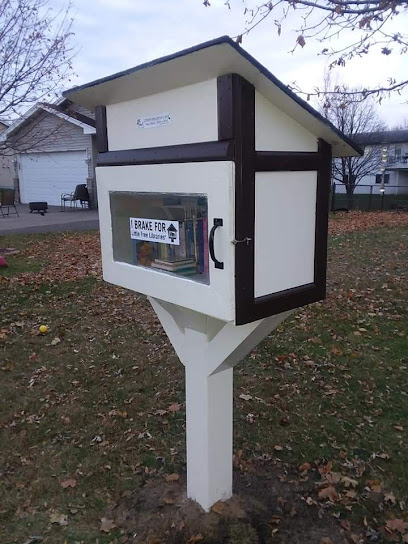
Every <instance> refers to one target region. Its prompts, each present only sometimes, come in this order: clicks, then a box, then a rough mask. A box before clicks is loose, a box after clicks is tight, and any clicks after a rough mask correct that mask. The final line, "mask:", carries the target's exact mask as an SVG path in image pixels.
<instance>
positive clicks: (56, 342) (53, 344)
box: [50, 336, 61, 346]
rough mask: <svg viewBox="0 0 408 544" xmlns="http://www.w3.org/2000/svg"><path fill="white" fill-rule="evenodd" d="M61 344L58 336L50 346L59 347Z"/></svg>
mask: <svg viewBox="0 0 408 544" xmlns="http://www.w3.org/2000/svg"><path fill="white" fill-rule="evenodd" d="M60 342H61V338H58V336H56V337H55V338H54V340H51V343H50V346H57V345H58V344H59V343H60Z"/></svg>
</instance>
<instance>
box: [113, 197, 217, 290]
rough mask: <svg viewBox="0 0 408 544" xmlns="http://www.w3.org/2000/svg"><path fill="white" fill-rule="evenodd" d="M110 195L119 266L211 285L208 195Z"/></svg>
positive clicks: (115, 257) (114, 247)
mask: <svg viewBox="0 0 408 544" xmlns="http://www.w3.org/2000/svg"><path fill="white" fill-rule="evenodd" d="M109 196H110V208H111V215H112V238H113V258H114V260H115V261H120V262H124V263H129V264H133V265H135V266H143V267H151V268H154V269H155V270H156V271H160V272H163V273H166V274H177V275H179V276H184V277H188V278H189V279H193V280H195V281H200V282H204V283H209V273H208V204H207V196H206V195H188V194H168V193H133V192H115V191H114V192H110V193H109Z"/></svg>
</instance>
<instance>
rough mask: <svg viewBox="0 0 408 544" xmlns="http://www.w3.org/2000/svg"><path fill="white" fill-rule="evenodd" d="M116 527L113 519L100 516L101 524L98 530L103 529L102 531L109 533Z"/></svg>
mask: <svg viewBox="0 0 408 544" xmlns="http://www.w3.org/2000/svg"><path fill="white" fill-rule="evenodd" d="M115 527H116V525H115V523H114V521H113V519H108V518H101V526H100V528H99V530H100V531H103V532H104V533H110V531H112V529H114V528H115Z"/></svg>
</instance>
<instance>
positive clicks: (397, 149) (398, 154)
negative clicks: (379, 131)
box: [395, 145, 401, 161]
mask: <svg viewBox="0 0 408 544" xmlns="http://www.w3.org/2000/svg"><path fill="white" fill-rule="evenodd" d="M395 159H396V160H397V161H399V160H400V159H401V146H400V145H396V146H395Z"/></svg>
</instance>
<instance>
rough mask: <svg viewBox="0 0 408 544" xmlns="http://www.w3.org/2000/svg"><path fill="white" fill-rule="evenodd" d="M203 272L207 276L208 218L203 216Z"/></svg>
mask: <svg viewBox="0 0 408 544" xmlns="http://www.w3.org/2000/svg"><path fill="white" fill-rule="evenodd" d="M203 240H204V274H206V275H207V276H208V269H209V265H208V218H207V217H203Z"/></svg>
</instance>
